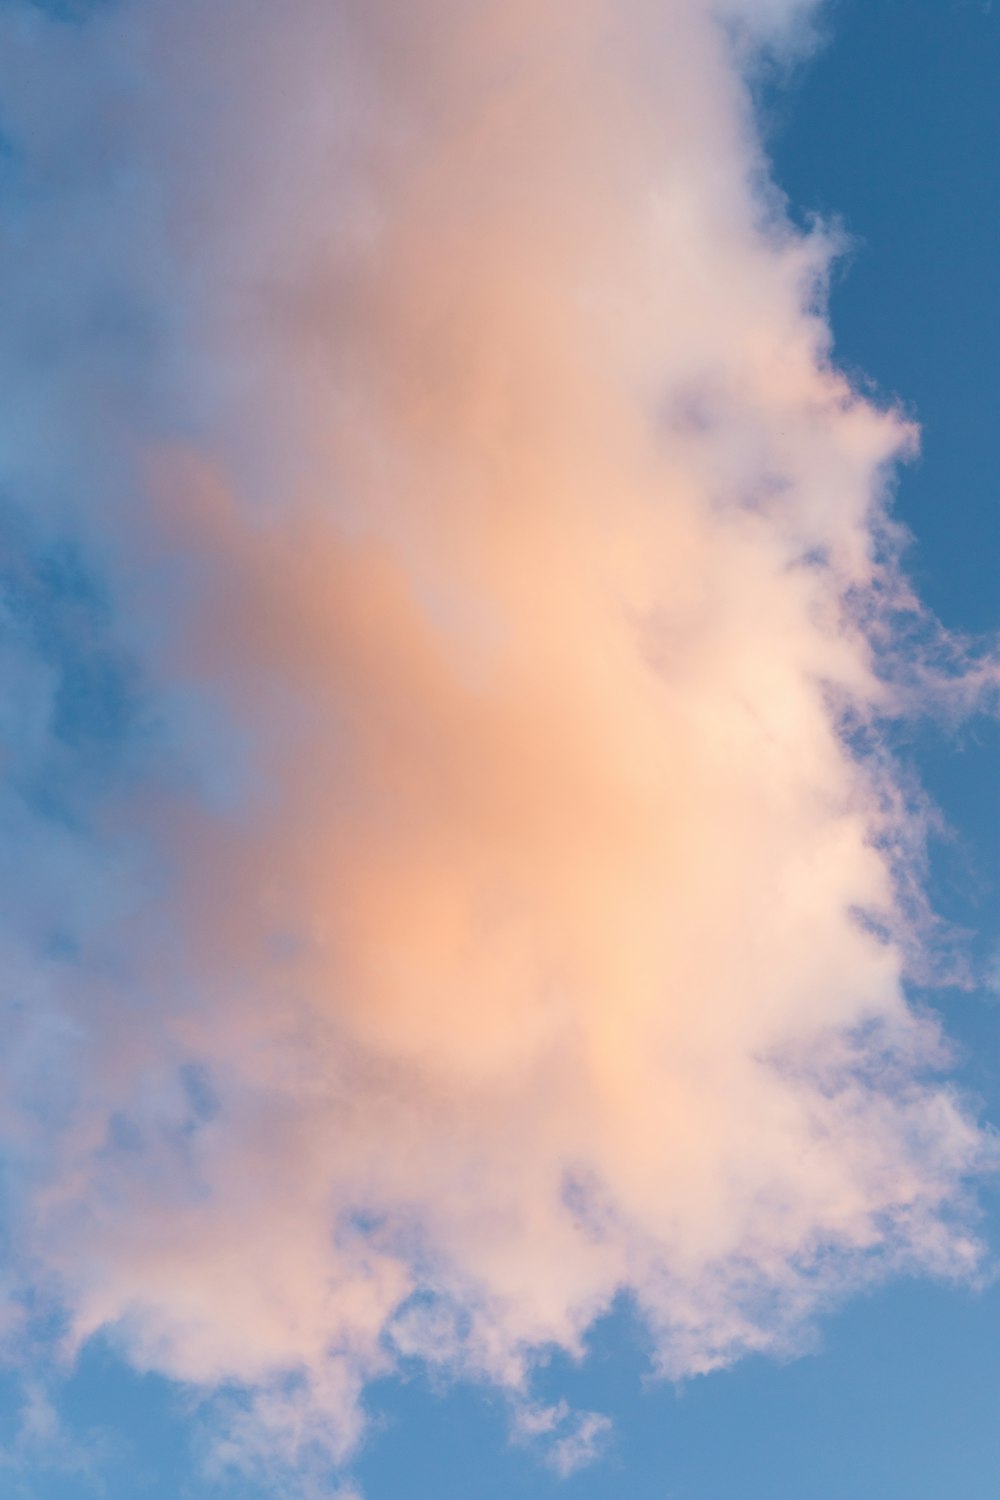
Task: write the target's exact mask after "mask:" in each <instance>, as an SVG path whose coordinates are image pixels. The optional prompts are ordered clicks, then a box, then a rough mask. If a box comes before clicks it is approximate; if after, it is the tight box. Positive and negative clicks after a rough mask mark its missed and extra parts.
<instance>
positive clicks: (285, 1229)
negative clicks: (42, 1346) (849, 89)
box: [0, 0, 984, 1470]
mask: <svg viewBox="0 0 1000 1500" xmlns="http://www.w3.org/2000/svg"><path fill="white" fill-rule="evenodd" d="M807 22H808V10H807V8H806V7H803V6H801V5H794V4H790V3H787V0H774V3H771V4H765V3H763V0H743V3H736V0H734V3H732V4H730V5H729V6H727V7H720V6H717V5H710V4H708V3H707V0H657V3H653V0H614V3H611V0H573V3H569V0H541V3H540V0H531V3H526V0H503V3H500V0H480V3H477V4H470V3H468V0H420V3H418V4H413V3H411V0H406V3H404V0H367V3H365V4H360V3H355V0H287V3H285V4H282V5H281V6H280V7H278V6H275V5H273V4H265V3H263V0H240V3H239V4H237V3H236V0H169V3H168V0H145V3H143V4H138V3H130V0H122V3H117V4H109V5H103V6H97V7H95V8H94V9H93V10H92V11H88V12H87V13H86V15H84V16H82V17H80V18H78V19H77V20H76V21H74V22H67V21H66V20H65V19H62V20H59V19H55V18H53V17H52V16H50V15H46V14H43V13H42V12H41V11H39V10H37V9H35V8H32V7H29V6H27V5H21V4H16V3H15V4H13V5H7V6H4V7H3V8H2V9H0V59H2V61H0V111H2V116H0V119H2V125H3V130H4V136H5V139H6V140H7V141H8V143H9V144H8V150H7V157H6V160H7V162H8V167H9V170H8V172H7V177H6V179H5V180H6V187H5V189H4V196H3V198H2V204H3V212H4V216H5V223H6V225H7V229H6V232H5V240H4V244H3V249H2V251H0V255H2V279H3V284H4V286H5V288H6V291H5V293H4V301H5V314H4V316H5V320H6V328H7V336H6V352H5V354H4V356H3V360H4V368H3V370H2V380H3V390H4V393H5V410H6V416H5V418H4V431H3V435H2V439H0V485H2V487H3V493H4V498H5V504H6V506H7V512H8V513H9V515H8V521H7V523H6V532H7V534H8V540H7V541H6V543H5V546H6V561H5V572H4V581H5V600H6V609H7V614H8V616H9V621H8V624H9V630H8V632H7V644H6V645H5V648H4V649H5V650H6V651H7V652H8V655H9V660H10V669H9V670H10V681H11V682H12V683H15V684H17V685H19V686H17V688H16V692H17V693H19V695H20V696H18V697H17V698H16V701H15V700H14V698H13V697H12V698H11V700H10V701H11V704H12V706H11V707H10V708H9V710H7V711H5V722H4V734H5V740H6V741H8V742H9V743H8V745H7V756H6V763H5V766H6V776H7V780H6V782H5V786H4V798H5V806H6V808H7V817H8V827H9V829H10V839H11V847H12V848H13V849H15V850H17V849H22V848H27V847H29V846H30V848H31V850H32V852H31V854H30V857H29V856H28V855H24V856H23V857H22V856H19V855H15V856H12V857H11V868H10V869H8V870H7V871H5V874H4V881H5V885H6V887H9V888H10V891H11V895H12V898H13V897H14V895H15V893H16V895H17V899H16V901H14V902H13V905H11V906H9V909H10V910H11V911H12V912H13V916H12V917H11V918H10V919H9V921H8V922H7V927H6V931H5V933H4V944H5V952H6V955H7V983H8V989H9V993H10V994H11V996H12V999H11V1003H10V1005H9V1007H8V1015H7V1026H8V1030H9V1033H10V1045H9V1047H8V1049H7V1059H8V1060H7V1063H6V1068H7V1087H6V1099H7V1104H6V1107H5V1112H4V1123H5V1129H6V1134H7V1139H8V1149H9V1152H10V1154H11V1160H12V1161H13V1162H14V1163H15V1168H14V1170H13V1171H12V1183H13V1186H12V1189H11V1203H10V1206H9V1210H8V1216H9V1221H10V1228H9V1239H10V1253H9V1263H10V1267H11V1269H10V1277H11V1285H12V1286H13V1287H14V1288H15V1289H17V1288H22V1289H23V1288H24V1287H25V1286H27V1285H29V1284H30V1285H35V1286H40V1287H43V1288H44V1289H45V1291H46V1294H47V1295H49V1296H50V1297H52V1298H54V1299H56V1300H57V1302H58V1303H59V1305H60V1306H61V1308H62V1309H63V1315H64V1317H65V1320H66V1326H67V1329H68V1333H67V1340H68V1343H69V1344H70V1345H71V1346H73V1345H76V1344H79V1342H80V1341H82V1340H83V1339H85V1338H86V1337H87V1336H89V1335H90V1334H92V1333H94V1332H96V1331H97V1330H102V1329H103V1330H113V1332H114V1336H115V1337H116V1338H117V1340H118V1341H119V1343H120V1346H121V1347H122V1349H123V1350H124V1351H125V1352H126V1354H127V1355H128V1357H129V1358H130V1359H132V1360H133V1361H134V1362H135V1363H136V1364H137V1365H139V1366H140V1367H142V1368H154V1369H157V1370H160V1371H163V1372H165V1373H166V1374H168V1375H170V1376H172V1377H174V1378H176V1379H177V1380H180V1381H185V1382H191V1383H193V1384H195V1385H198V1386H201V1387H204V1388H205V1389H206V1390H208V1391H212V1390H214V1389H216V1388H219V1387H222V1386H227V1387H230V1388H231V1387H233V1386H237V1387H239V1388H240V1390H241V1392H242V1395H241V1396H240V1398H239V1401H238V1402H237V1405H236V1407H234V1408H233V1410H232V1411H230V1423H229V1428H228V1436H227V1437H226V1439H225V1442H224V1443H222V1444H221V1445H220V1447H219V1450H218V1453H219V1455H220V1456H219V1457H218V1458H217V1461H218V1462H219V1463H223V1464H225V1463H229V1462H233V1463H235V1462H242V1463H245V1464H248V1465H251V1466H253V1465H255V1464H257V1463H259V1462H264V1461H265V1457H266V1462H268V1463H275V1462H281V1461H284V1462H287V1463H292V1464H299V1465H300V1467H301V1466H303V1465H307V1464H308V1462H310V1461H311V1458H310V1455H312V1456H313V1457H314V1458H315V1456H316V1455H317V1454H318V1455H319V1457H318V1459H316V1461H317V1463H318V1464H319V1465H320V1467H322V1465H323V1464H324V1463H328V1462H331V1461H332V1462H336V1463H339V1462H341V1461H343V1460H345V1459H346V1457H347V1456H348V1454H349V1452H350V1451H351V1448H352V1446H353V1445H354V1444H355V1443H356V1441H357V1439H358V1437H359V1435H360V1432H361V1418H360V1415H359V1410H360V1408H359V1401H360V1399H361V1396H362V1393H363V1391H364V1388H365V1385H366V1383H367V1382H368V1381H369V1380H370V1379H371V1378H372V1377H374V1376H375V1375H378V1374H384V1373H386V1372H388V1371H390V1370H392V1369H393V1368H395V1367H396V1366H397V1365H398V1363H399V1362H400V1361H401V1360H408V1359H418V1360H423V1361H427V1362H429V1363H431V1364H434V1365H437V1366H440V1367H442V1368H443V1369H445V1370H446V1371H448V1372H450V1373H457V1374H467V1375H470V1376H473V1377H475V1378H484V1379H489V1380H492V1381H496V1382H498V1383H499V1384H500V1385H502V1386H505V1387H507V1388H508V1389H509V1390H510V1391H512V1392H514V1393H515V1394H517V1395H519V1396H521V1397H523V1398H524V1399H525V1400H527V1394H526V1393H527V1392H528V1389H529V1385H530V1379H529V1377H530V1370H531V1366H532V1361H533V1360H534V1359H535V1358H536V1357H537V1356H538V1354H539V1352H540V1351H544V1350H545V1349H546V1348H547V1347H550V1346H551V1345H553V1344H555V1345H559V1346H562V1347H564V1348H567V1349H570V1350H577V1349H579V1348H580V1347H581V1344H582V1340H583V1337H584V1335H585V1333H586V1330H587V1329H588V1327H589V1326H590V1325H591V1324H592V1322H593V1320H594V1319H595V1318H596V1317H597V1316H598V1315H600V1314H601V1313H602V1312H603V1311H605V1310H607V1309H608V1308H609V1307H610V1306H611V1305H612V1303H613V1302H614V1300H615V1298H616V1297H617V1296H618V1295H619V1294H621V1293H623V1292H624V1293H628V1294H629V1295H631V1296H632V1297H633V1298H634V1300H635V1302H636V1304H637V1305H638V1307H639V1308H640V1309H641V1311H642V1314H643V1316H644V1317H645V1319H646V1320H647V1322H648V1324H649V1327H650V1329H651V1330H652V1333H653V1337H654V1342H655V1349H656V1359H657V1361H658V1364H659V1366H660V1368H661V1370H662V1371H663V1372H664V1373H666V1374H669V1375H676V1376H682V1375H687V1374H691V1373H694V1372H698V1371H705V1370H708V1369H711V1368H713V1367H715V1366H717V1365H719V1364H722V1363H725V1362H728V1361H730V1360H732V1359H734V1358H736V1357H738V1356H739V1355H740V1354H742V1353H744V1352H745V1351H748V1350H754V1349H766V1348H784V1347H789V1346H790V1344H791V1343H792V1342H793V1341H794V1339H795V1337H796V1335H797V1333H798V1332H799V1331H800V1330H801V1328H802V1327H803V1326H804V1325H806V1324H807V1323H808V1321H809V1319H810V1317H811V1316H813V1315H814V1314H815V1312H816V1311H817V1310H818V1309H820V1308H822V1307H824V1306H826V1305H827V1304H828V1303H829V1302H830V1301H831V1300H832V1299H834V1298H836V1297H839V1296H842V1295H844V1294H845V1293H846V1292H848V1291H849V1290H850V1289H851V1288H852V1287H855V1286H858V1285H861V1284H863V1283H865V1282H867V1281H868V1280H870V1279H871V1278H872V1277H875V1276H878V1275H884V1274H886V1273H889V1272H892V1271H894V1270H899V1269H903V1268H905V1269H908V1270H911V1269H920V1270H926V1271H930V1272H933V1273H937V1274H960V1275H961V1274H967V1273H969V1272H971V1270H972V1269H973V1267H974V1265H975V1261H976V1256H977V1248H976V1245H975V1243H974V1240H973V1238H972V1237H971V1235H970V1230H969V1210H968V1204H967V1203H966V1201H965V1196H964V1194H965V1183H966V1182H967V1180H968V1178H969V1176H970V1174H971V1173H973V1172H974V1171H975V1170H976V1168H977V1166H978V1164H979V1163H980V1161H981V1159H982V1155H983V1149H984V1148H983V1139H982V1136H981V1134H980V1132H979V1130H978V1127H977V1126H976V1124H975V1123H974V1121H973V1120H972V1119H971V1118H970V1116H969V1114H968V1113H967V1111H966V1110H965V1108H964V1107H963V1105H962V1103H961V1101H960V1100H958V1099H957V1098H956V1097H955V1096H954V1094H953V1092H952V1091H951V1089H950V1088H949V1087H948V1086H947V1085H946V1084H945V1083H942V1082H941V1081H940V1073H939V1070H940V1068H941V1067H942V1066H943V1065H944V1064H945V1063H946V1053H945V1050H944V1048H943V1045H942V1043H941V1040H940V1037H939V1035H938V1033H937V1029H936V1026H935V1024H934V1022H933V1020H932V1019H930V1017H929V1016H928V1015H926V1014H923V1013H919V1012H918V1011H917V1010H915V1009H914V1008H913V1007H912V1006H911V1005H910V1004H909V1003H908V1001H907V996H906V992H905V988H904V984H905V978H906V964H907V961H908V955H912V954H913V953H914V952H916V951H918V950H919V948H920V945H921V943H922V942H923V941H924V940H925V938H926V928H927V926H928V923H929V918H928V916H927V914H926V912H925V911H924V909H923V907H922V905H921V902H920V899H919V879H920V874H921V863H920V862H921V850H922V843H923V834H924V819H925V812H924V810H923V807H922V804H921V802H920V799H919V797H918V796H917V795H916V794H915V793H914V792H913V790H912V788H911V787H910V785H909V782H908V780H907V777H906V776H905V775H904V773H903V771H902V770H901V768H899V767H898V766H897V765H896V763H895V762H894V760H893V758H892V756H891V754H890V753H889V750H888V748H887V742H886V738H885V735H884V734H883V732H882V729H881V727H880V726H882V725H884V723H885V722H886V721H888V720H889V719H891V717H892V716H893V715H894V714H896V713H898V712H899V711H901V709H902V708H904V707H906V708H908V707H910V706H912V705H911V699H912V692H911V691H910V690H909V689H906V690H904V688H903V687H902V686H900V684H902V683H904V682H905V683H912V681H913V668H912V663H909V664H908V663H907V661H906V660H905V654H906V651H907V650H908V649H909V647H908V642H907V640H903V639H902V638H901V637H899V636H898V634H894V631H896V630H897V622H898V619H899V618H900V614H901V611H902V610H903V606H904V603H905V607H906V608H907V609H911V610H912V608H913V606H912V602H909V603H907V602H906V601H907V599H908V596H907V595H906V592H905V586H904V583H903V581H902V579H901V578H900V576H899V574H898V566H897V562H896V546H895V541H894V536H893V532H892V528H891V525H890V523H889V520H888V517H887V509H886V507H887V501H888V494H889V487H890V485H891V477H892V469H893V465H894V464H895V462H896V461H897V460H898V459H899V458H900V457H902V456H904V455H905V454H906V453H907V452H909V451H911V450H912V448H913V446H914V442H915V436H914V432H913V430H912V428H911V426H910V425H909V423H908V422H907V421H906V420H904V419H903V418H902V417H901V416H900V415H899V414H898V413H897V412H895V411H893V410H888V409H882V408H879V407H878V406H876V405H874V404H872V402H871V401H869V400H868V399H865V398H863V397H862V396H861V395H859V394H858V393H857V392H856V391H854V390H852V388H851V386H850V385H849V383H848V381H847V380H846V379H845V377H844V376H843V375H842V374H841V373H839V372H838V370H837V369H836V367H835V365H834V363H833V361H832V357H831V335H830V330H829V327H828V324H827V322H826V318H825V312H824V288H825V278H826V275H827V271H828V267H829V264H830V261H831V258H832V256H833V254H834V253H835V244H834V242H833V240H832V238H831V237H830V236H828V235H827V234H826V233H825V232H824V230H823V229H822V228H817V229H816V230H814V231H813V232H811V233H809V234H803V233H801V232H799V231H797V230H795V229H793V228H792V226H791V225H790V223H789V222H788V220H787V219H786V217H785V213H784V207H783V204H782V202H781V199H780V196H779V195H778V193H777V192H776V190H775V189H774V188H773V187H772V186H771V185H770V184H769V181H768V176H767V168H766V161H765V159H764V156H763V154H762V151H761V148H760V145H759V143H758V140H757V137H756V134H755V128H754V122H753V117H752V111H751V106H750V98H749V93H748V90H747V87H746V84H745V82H744V80H743V76H742V72H741V69H742V68H743V67H744V66H746V65H747V63H748V59H751V58H752V57H754V56H756V55H759V51H760V49H761V48H767V47H775V46H778V47H788V46H793V45H795V44H796V42H801V40H802V35H803V28H804V27H805V26H806V24H807ZM53 435H55V436H53ZM29 514H30V516H31V520H30V521H28V520H26V519H25V517H26V516H27V515H29ZM53 622H54V623H53ZM60 622H62V623H60ZM69 641H72V642H73V643H74V644H73V649H72V652H69V647H68V645H67V642H69ZM68 653H69V654H68ZM70 658H71V659H70ZM12 691H13V690H12ZM29 766H30V767H32V768H35V769H34V770H32V772H31V776H34V775H35V772H36V770H37V768H39V767H41V768H43V769H44V770H45V777H44V781H45V786H44V788H41V787H39V786H36V785H35V784H34V783H33V782H31V776H29V774H28V770H27V769H26V768H28V767H29ZM29 782H31V785H29ZM53 788H54V789H55V790H53ZM43 791H44V793H45V795H43ZM15 1001H16V1003H15ZM18 1295H19V1294H18V1292H17V1291H16V1290H15V1293H14V1300H15V1303H17V1300H18ZM537 1410H539V1409H536V1408H531V1407H525V1410H524V1414H523V1415H522V1418H521V1419H520V1424H521V1430H522V1431H528V1430H529V1429H530V1427H531V1423H532V1421H535V1423H536V1426H537V1425H538V1423H537V1420H536V1417H535V1416H533V1413H535V1412H536V1411H537ZM546 1411H548V1409H546ZM551 1411H552V1413H554V1414H555V1415H554V1416H553V1420H552V1422H550V1423H549V1426H550V1427H552V1428H553V1430H555V1429H556V1428H557V1427H558V1428H559V1430H560V1431H563V1428H564V1426H565V1420H568V1419H567V1418H566V1414H565V1412H564V1410H563V1408H561V1407H560V1408H552V1409H551ZM557 1419H558V1420H557ZM574 1420H575V1419H574ZM560 1424H562V1425H560ZM541 1427H542V1428H543V1429H544V1428H545V1422H544V1421H543V1422H542V1423H541ZM602 1431H603V1427H602V1423H601V1420H600V1419H599V1418H597V1417H594V1416H592V1415H585V1416H583V1417H582V1418H580V1419H579V1422H578V1423H577V1424H576V1425H571V1426H570V1428H569V1435H568V1436H567V1435H566V1433H565V1432H563V1436H562V1437H561V1438H560V1442H561V1443H562V1445H563V1446H562V1448H561V1449H559V1450H558V1451H557V1452H556V1453H555V1456H554V1460H553V1461H554V1462H555V1463H556V1466H557V1467H558V1466H560V1465H562V1466H563V1467H564V1468H566V1469H567V1470H568V1469H570V1468H572V1467H573V1466H574V1465H575V1464H576V1463H577V1462H578V1461H580V1460H581V1458H582V1457H585V1456H586V1454H587V1453H589V1452H590V1451H591V1450H592V1449H593V1448H594V1447H595V1446H596V1444H597V1442H598V1439H599V1437H600V1435H601V1433H602ZM262 1455H265V1457H262ZM275 1455H277V1457H275ZM282 1455H284V1458H283V1459H282Z"/></svg>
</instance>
